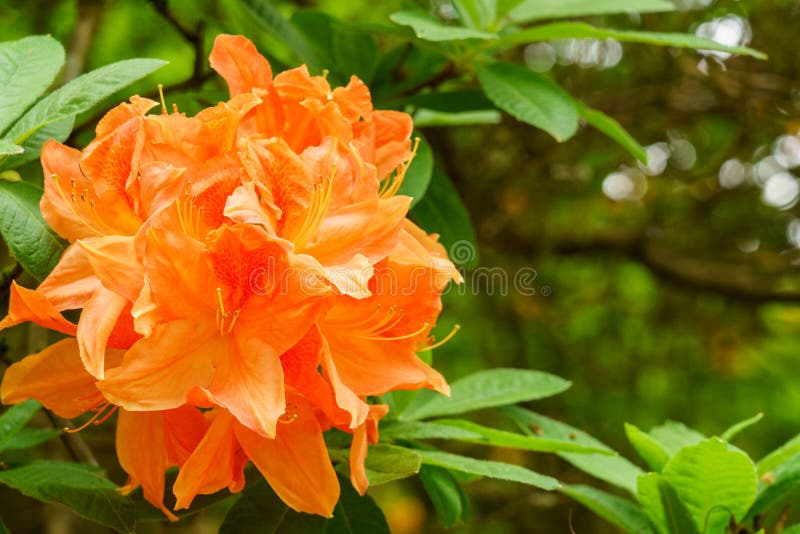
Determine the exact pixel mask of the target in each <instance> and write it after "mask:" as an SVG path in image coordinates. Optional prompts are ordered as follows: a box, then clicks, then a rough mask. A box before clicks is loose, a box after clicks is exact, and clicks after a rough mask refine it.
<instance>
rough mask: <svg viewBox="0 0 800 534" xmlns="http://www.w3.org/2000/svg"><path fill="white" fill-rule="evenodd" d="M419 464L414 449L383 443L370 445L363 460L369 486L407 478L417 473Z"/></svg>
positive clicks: (420, 461)
mask: <svg viewBox="0 0 800 534" xmlns="http://www.w3.org/2000/svg"><path fill="white" fill-rule="evenodd" d="M421 465H422V458H421V457H420V455H419V454H417V452H416V451H413V450H410V449H405V448H403V447H396V446H394V445H386V444H383V443H379V444H378V445H373V446H371V447H370V448H369V453H368V454H367V459H366V460H365V462H364V467H365V468H366V470H367V479H369V483H370V486H378V485H380V484H385V483H387V482H391V481H392V480H399V479H401V478H408V477H410V476H412V475H415V474H417V473H418V472H419V468H420V466H421Z"/></svg>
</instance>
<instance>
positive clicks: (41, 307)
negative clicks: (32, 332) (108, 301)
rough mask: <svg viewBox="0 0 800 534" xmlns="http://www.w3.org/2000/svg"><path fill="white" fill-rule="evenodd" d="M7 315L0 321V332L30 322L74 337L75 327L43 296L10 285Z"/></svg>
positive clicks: (36, 292)
mask: <svg viewBox="0 0 800 534" xmlns="http://www.w3.org/2000/svg"><path fill="white" fill-rule="evenodd" d="M9 293H10V299H9V302H8V315H6V316H5V317H4V318H3V320H2V321H0V330H2V329H4V328H9V327H11V326H14V325H18V324H20V323H25V322H28V321H32V322H34V323H36V324H38V325H41V326H43V327H45V328H49V329H50V330H56V331H58V332H62V333H64V334H67V335H75V332H76V330H77V326H76V325H75V324H73V323H71V322H69V321H67V320H66V319H64V316H63V315H61V313H59V311H58V310H57V309H56V308H55V307H54V306H53V304H52V303H51V302H50V301H49V300H47V297H45V296H44V295H43V294H41V293H39V292H38V291H34V290H32V289H25V288H24V287H21V286H19V285H17V283H16V282H12V283H11V288H10V289H9Z"/></svg>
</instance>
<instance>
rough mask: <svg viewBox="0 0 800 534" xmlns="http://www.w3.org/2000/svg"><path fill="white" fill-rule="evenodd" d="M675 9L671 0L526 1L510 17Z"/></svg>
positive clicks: (526, 18)
mask: <svg viewBox="0 0 800 534" xmlns="http://www.w3.org/2000/svg"><path fill="white" fill-rule="evenodd" d="M660 11H675V4H673V3H672V2H670V1H669V0H636V2H631V0H525V1H523V2H521V3H519V4H518V5H517V6H516V7H514V8H513V9H512V10H511V11H510V12H509V13H508V16H509V18H511V19H512V20H513V21H515V22H520V23H522V22H531V21H534V20H543V19H555V18H563V17H585V16H587V15H605V14H609V13H629V12H637V13H652V12H660Z"/></svg>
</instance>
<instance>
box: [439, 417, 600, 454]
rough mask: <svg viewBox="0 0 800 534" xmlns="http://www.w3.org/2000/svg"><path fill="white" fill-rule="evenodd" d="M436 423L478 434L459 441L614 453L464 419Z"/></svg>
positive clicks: (510, 447)
mask: <svg viewBox="0 0 800 534" xmlns="http://www.w3.org/2000/svg"><path fill="white" fill-rule="evenodd" d="M434 423H436V424H437V425H438V426H450V427H453V428H457V429H460V430H464V431H466V432H469V433H470V434H474V435H477V437H461V438H456V439H458V440H459V441H466V442H468V443H478V444H481V445H492V446H496V447H507V448H509V449H519V450H523V451H532V452H576V453H582V454H608V455H613V453H611V452H609V451H608V450H607V449H602V448H599V447H592V446H589V445H582V444H580V443H575V442H574V441H572V440H560V439H549V438H541V437H539V436H535V435H534V436H530V435H525V434H517V433H515V432H506V431H505V430H497V429H496V428H489V427H486V426H482V425H479V424H476V423H473V422H472V421H465V420H463V419H439V420H437V421H434Z"/></svg>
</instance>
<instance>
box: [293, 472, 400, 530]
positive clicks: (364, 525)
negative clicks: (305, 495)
mask: <svg viewBox="0 0 800 534" xmlns="http://www.w3.org/2000/svg"><path fill="white" fill-rule="evenodd" d="M339 486H340V487H341V488H342V494H341V496H340V497H339V502H338V503H337V504H336V508H335V509H334V510H333V517H332V518H331V519H329V520H328V522H327V523H326V525H325V531H324V532H325V534H362V533H365V532H369V533H370V534H373V533H374V534H389V524H388V523H387V522H386V518H385V517H384V515H383V511H382V510H381V509H380V508H379V507H378V505H377V504H375V501H373V500H372V499H371V498H370V497H369V495H364V496H363V497H362V496H360V495H359V494H358V493H356V490H355V489H353V485H352V484H351V483H350V480H348V479H347V478H345V477H339ZM304 532H309V533H310V532H321V531H319V530H314V531H304Z"/></svg>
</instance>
